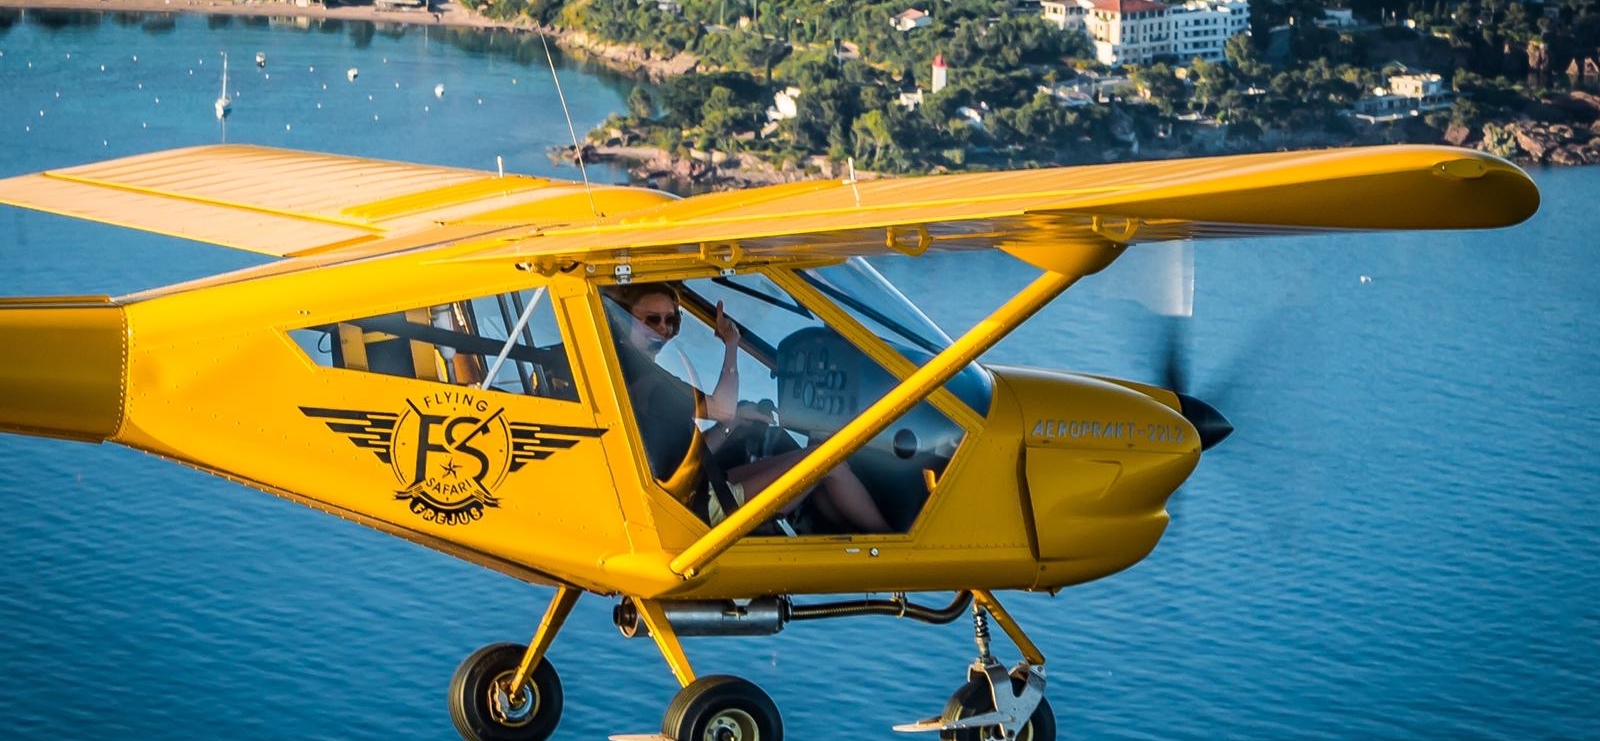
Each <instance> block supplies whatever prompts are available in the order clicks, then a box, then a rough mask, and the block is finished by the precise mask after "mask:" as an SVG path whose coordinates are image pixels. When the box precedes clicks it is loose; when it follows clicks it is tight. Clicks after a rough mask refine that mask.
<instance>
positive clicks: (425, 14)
mask: <svg viewBox="0 0 1600 741" xmlns="http://www.w3.org/2000/svg"><path fill="white" fill-rule="evenodd" d="M0 8H12V9H15V10H84V11H106V12H121V13H196V14H202V15H243V16H272V17H295V18H326V19H333V20H342V21H371V22H374V23H406V24H411V25H417V26H456V27H461V28H479V29H496V28H498V29H507V30H518V31H530V32H545V33H550V32H551V30H550V29H540V28H535V27H533V26H531V25H529V24H526V23H511V22H506V21H497V20H494V19H492V18H486V17H484V16H481V15H478V14H477V13H475V12H473V11H471V10H468V9H467V8H465V7H463V6H462V5H461V4H460V3H456V2H450V1H448V0H447V1H446V2H438V3H434V4H433V8H434V10H432V11H427V10H379V9H378V8H377V7H375V6H372V5H356V6H351V5H341V6H337V7H332V8H329V7H325V6H322V5H306V6H299V5H295V4H294V3H289V2H270V1H269V2H262V1H260V0H245V1H243V2H240V1H236V0H0ZM552 35H559V34H552Z"/></svg>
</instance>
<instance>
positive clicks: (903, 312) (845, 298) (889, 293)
mask: <svg viewBox="0 0 1600 741" xmlns="http://www.w3.org/2000/svg"><path fill="white" fill-rule="evenodd" d="M800 276H801V277H803V278H805V279H806V281H807V282H809V283H810V284H811V285H813V286H815V287H816V288H817V290H819V291H822V292H823V293H825V294H827V295H828V297H829V298H831V299H833V300H835V301H838V302H839V303H840V305H842V306H843V307H844V308H845V309H846V310H847V311H849V312H850V314H851V315H852V316H854V317H855V318H856V321H859V322H861V323H862V324H864V325H866V327H867V328H868V329H870V330H872V331H873V332H874V333H876V334H877V335H878V336H879V337H881V338H883V340H884V341H886V342H888V343H889V344H891V345H897V344H909V345H911V346H914V347H918V348H921V349H922V350H924V351H926V352H927V353H929V354H930V355H932V354H936V353H938V352H939V351H941V350H943V349H945V348H946V347H949V346H950V336H949V335H946V334H945V333H944V330H942V329H939V326H938V325H936V324H934V323H933V320H932V319H929V318H928V317H927V315H926V314H923V313H922V310H921V309H918V308H917V307H916V305H915V304H913V303H911V301H910V300H908V299H907V298H906V297H905V295H904V294H902V293H900V290H899V289H898V288H895V287H894V285H893V284H891V283H890V282H889V281H888V280H885V279H884V277H883V275H882V274H880V273H879V272H878V271H877V270H876V269H874V268H873V267H872V266H871V265H869V264H867V261H866V260H863V259H861V258H859V257H852V258H850V259H849V260H848V261H846V262H844V263H842V264H839V265H834V266H830V267H826V268H815V269H812V270H802V271H800Z"/></svg>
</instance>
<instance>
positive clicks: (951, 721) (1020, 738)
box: [895, 590, 1056, 741]
mask: <svg viewBox="0 0 1600 741" xmlns="http://www.w3.org/2000/svg"><path fill="white" fill-rule="evenodd" d="M973 599H974V603H973V605H972V635H973V640H974V641H976V642H977V644H978V658H977V660H975V661H973V663H972V665H971V666H970V667H969V668H968V669H967V682H966V684H963V685H962V686H961V688H960V689H958V690H956V691H955V694H953V695H951V696H950V699H949V701H947V702H946V703H945V706H944V712H943V713H941V714H940V715H939V716H938V717H935V718H928V719H925V720H921V721H918V722H916V723H910V724H906V725H899V726H895V730H897V731H938V732H939V738H940V739H941V740H942V741H983V740H984V739H1008V740H1010V741H1055V737H1056V720H1055V713H1054V711H1052V710H1051V709H1050V702H1049V701H1048V700H1046V699H1045V696H1044V687H1045V680H1044V655H1043V654H1041V653H1040V652H1039V649H1038V647H1037V646H1035V645H1034V644H1033V641H1031V640H1029V639H1028V636H1027V634H1025V633H1023V632H1022V627H1021V626H1019V625H1017V622H1016V621H1015V620H1013V619H1012V618H1011V614H1010V613H1008V612H1006V610H1005V608H1004V607H1002V606H1001V605H1000V602H999V600H996V599H995V598H994V595H993V594H991V593H989V592H987V591H981V590H979V591H974V592H973ZM990 615H993V617H994V619H995V621H996V622H998V623H1000V628H1001V629H1002V630H1004V631H1005V632H1006V635H1007V636H1008V637H1010V638H1011V640H1012V641H1013V642H1014V643H1016V644H1017V648H1018V649H1019V650H1021V651H1022V655H1023V659H1022V661H1019V662H1017V665H1016V667H1015V668H1013V669H1012V670H1011V671H1010V672H1007V671H1006V670H1005V667H1003V666H1002V665H1001V664H1000V662H999V661H998V660H996V659H995V658H994V655H993V654H991V653H989V616H990Z"/></svg>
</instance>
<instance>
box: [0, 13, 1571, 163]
mask: <svg viewBox="0 0 1600 741" xmlns="http://www.w3.org/2000/svg"><path fill="white" fill-rule="evenodd" d="M428 7H429V8H430V9H427V10H424V9H416V10H380V9H378V8H377V7H376V6H374V5H360V6H336V7H332V8H329V7H326V6H323V5H313V4H308V5H305V6H300V5H296V4H294V3H293V2H283V1H280V0H0V9H7V8H9V9H13V10H22V11H26V10H68V11H82V12H113V13H190V14H197V15H233V16H255V17H266V18H310V19H327V20H339V21H355V22H370V23H384V24H406V25H415V26H439V27H453V28H462V29H469V30H485V31H487V30H506V31H514V32H525V33H529V34H542V35H544V36H547V37H549V38H550V39H551V40H552V41H554V42H555V43H556V45H557V46H559V47H560V48H561V49H562V50H563V51H565V52H567V53H568V54H570V55H574V56H581V57H588V58H592V59H594V60H596V61H598V62H600V63H602V64H604V65H606V66H608V67H610V68H612V69H614V70H616V71H617V72H619V73H621V74H623V75H632V76H636V77H638V78H639V79H648V80H650V81H655V82H659V81H661V80H664V79H667V78H671V77H676V76H680V75H685V74H690V73H693V72H695V71H696V70H697V69H698V68H699V60H698V59H697V58H696V57H694V55H691V54H687V53H683V54H677V55H675V56H672V57H668V58H658V57H655V56H653V55H651V54H650V53H649V52H646V51H643V50H641V49H638V48H634V47H628V46H618V45H611V44H605V43H601V42H597V41H595V40H593V39H591V38H589V36H588V34H586V33H584V32H583V31H569V30H565V29H562V28H559V27H553V26H541V25H539V24H537V23H534V22H532V21H530V20H528V19H526V18H520V19H517V20H515V21H501V20H496V19H492V18H488V17H486V16H483V15H480V14H479V13H477V12H476V11H473V10H470V9H468V8H466V7H465V6H463V5H461V4H460V2H458V1H457V0H435V1H434V2H433V3H432V4H431V5H430V6H428ZM1565 98H1566V99H1568V101H1569V105H1571V106H1573V107H1576V108H1585V109H1591V110H1590V115H1593V114H1594V113H1595V112H1600V98H1597V97H1596V96H1593V95H1588V94H1585V93H1580V92H1570V93H1568V94H1567V95H1566V96H1565ZM1499 126H1500V130H1501V131H1502V132H1503V135H1504V136H1505V137H1507V138H1509V139H1510V140H1511V141H1512V142H1514V143H1515V145H1516V149H1517V150H1519V151H1518V152H1517V153H1516V154H1514V155H1512V156H1510V157H1509V158H1510V159H1513V160H1515V161H1517V162H1519V163H1522V164H1547V165H1557V166H1571V165H1584V164H1595V163H1600V123H1597V124H1594V125H1593V126H1589V127H1587V130H1585V128H1584V127H1574V126H1566V125H1562V124H1554V123H1552V122H1543V121H1537V120H1533V119H1522V120H1517V121H1508V122H1503V123H1501V124H1500V125H1499ZM1580 131H1582V132H1583V133H1582V134H1580V133H1579V132H1580ZM590 133H593V132H590ZM1476 134H1477V132H1474V131H1455V130H1452V131H1449V132H1446V134H1445V136H1444V137H1443V140H1442V141H1437V142H1435V143H1440V144H1452V145H1455V146H1466V147H1470V148H1475V149H1486V148H1487V147H1486V143H1485V142H1484V141H1483V140H1482V139H1481V138H1479V137H1478V136H1476ZM1283 144H1284V143H1283V142H1278V143H1277V144H1276V145H1271V146H1269V145H1262V144H1258V145H1257V146H1256V147H1254V148H1252V147H1249V146H1244V147H1242V148H1240V147H1238V146H1235V147H1231V148H1225V149H1227V150H1229V151H1218V152H1194V153H1186V152H1177V151H1175V152H1174V154H1176V155H1177V156H1207V155H1208V154H1224V153H1235V152H1234V151H1232V150H1237V151H1239V152H1244V151H1267V150H1268V149H1271V148H1273V147H1274V146H1276V147H1278V148H1281V146H1282V145H1283ZM584 149H585V150H586V151H585V152H583V153H582V154H580V153H579V152H576V151H573V150H572V148H571V147H556V148H554V151H553V152H552V156H553V158H558V159H567V160H568V161H570V160H571V158H572V157H573V156H585V157H595V158H596V159H610V160H613V161H628V162H632V163H634V164H633V166H631V167H630V168H629V169H630V171H632V172H633V175H634V177H635V178H637V179H639V180H641V181H645V182H661V181H672V180H676V181H678V182H679V184H678V186H677V187H679V188H684V189H689V188H694V187H696V186H697V185H699V184H702V183H703V182H704V181H705V180H706V179H709V180H710V181H711V182H713V183H717V184H718V185H719V186H722V187H727V186H734V187H743V186H751V185H767V184H772V183H781V182H790V181H794V180H804V179H809V178H811V177H814V176H815V175H814V174H812V173H808V172H806V171H805V169H802V168H799V167H793V166H778V165H774V164H772V163H769V162H765V161H762V160H760V158H752V157H749V156H744V157H739V158H738V160H737V164H735V165H733V166H732V167H715V166H713V167H706V166H705V163H700V162H696V161H695V159H694V158H693V157H692V156H674V155H671V154H670V153H661V152H658V151H655V150H653V149H649V148H642V149H638V148H634V147H627V146H622V147H617V146H612V145H611V143H610V142H605V143H600V142H590V143H589V144H588V145H587V146H586V147H585V148H584ZM636 149H637V151H633V150H636ZM1519 155H1520V156H1519ZM1158 158H1159V157H1158ZM817 159H818V158H816V157H813V158H807V160H806V163H807V169H809V168H810V167H817V166H818V163H817V162H816V160H817ZM822 159H824V161H823V162H822V163H821V166H820V167H819V168H818V169H820V170H821V171H822V172H820V173H816V174H822V175H824V176H826V175H829V174H831V170H832V169H833V167H832V166H831V165H833V164H834V163H828V162H826V161H825V158H822ZM1138 159H1140V158H1139V157H1137V156H1134V157H1132V158H1129V157H1125V156H1119V157H1112V158H1110V159H1108V160H1107V161H1135V160H1138Z"/></svg>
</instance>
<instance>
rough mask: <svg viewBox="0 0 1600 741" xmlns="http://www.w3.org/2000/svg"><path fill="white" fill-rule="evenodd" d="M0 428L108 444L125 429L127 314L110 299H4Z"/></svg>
mask: <svg viewBox="0 0 1600 741" xmlns="http://www.w3.org/2000/svg"><path fill="white" fill-rule="evenodd" d="M0 348H4V353H5V358H4V359H3V360H0V432H14V433H20V434H24V435H38V436H41V437H57V438H65V439H68V440H81V441H84V442H94V443H98V442H104V441H105V440H106V439H107V438H110V437H111V436H113V435H115V434H116V433H117V430H118V428H120V427H121V426H122V412H123V398H124V397H123V390H124V388H125V387H126V384H127V376H128V329H127V316H126V313H125V312H124V310H123V307H122V305H121V304H118V303H116V302H114V301H112V300H111V299H110V298H109V297H106V296H71V297H59V298H7V299H0Z"/></svg>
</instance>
